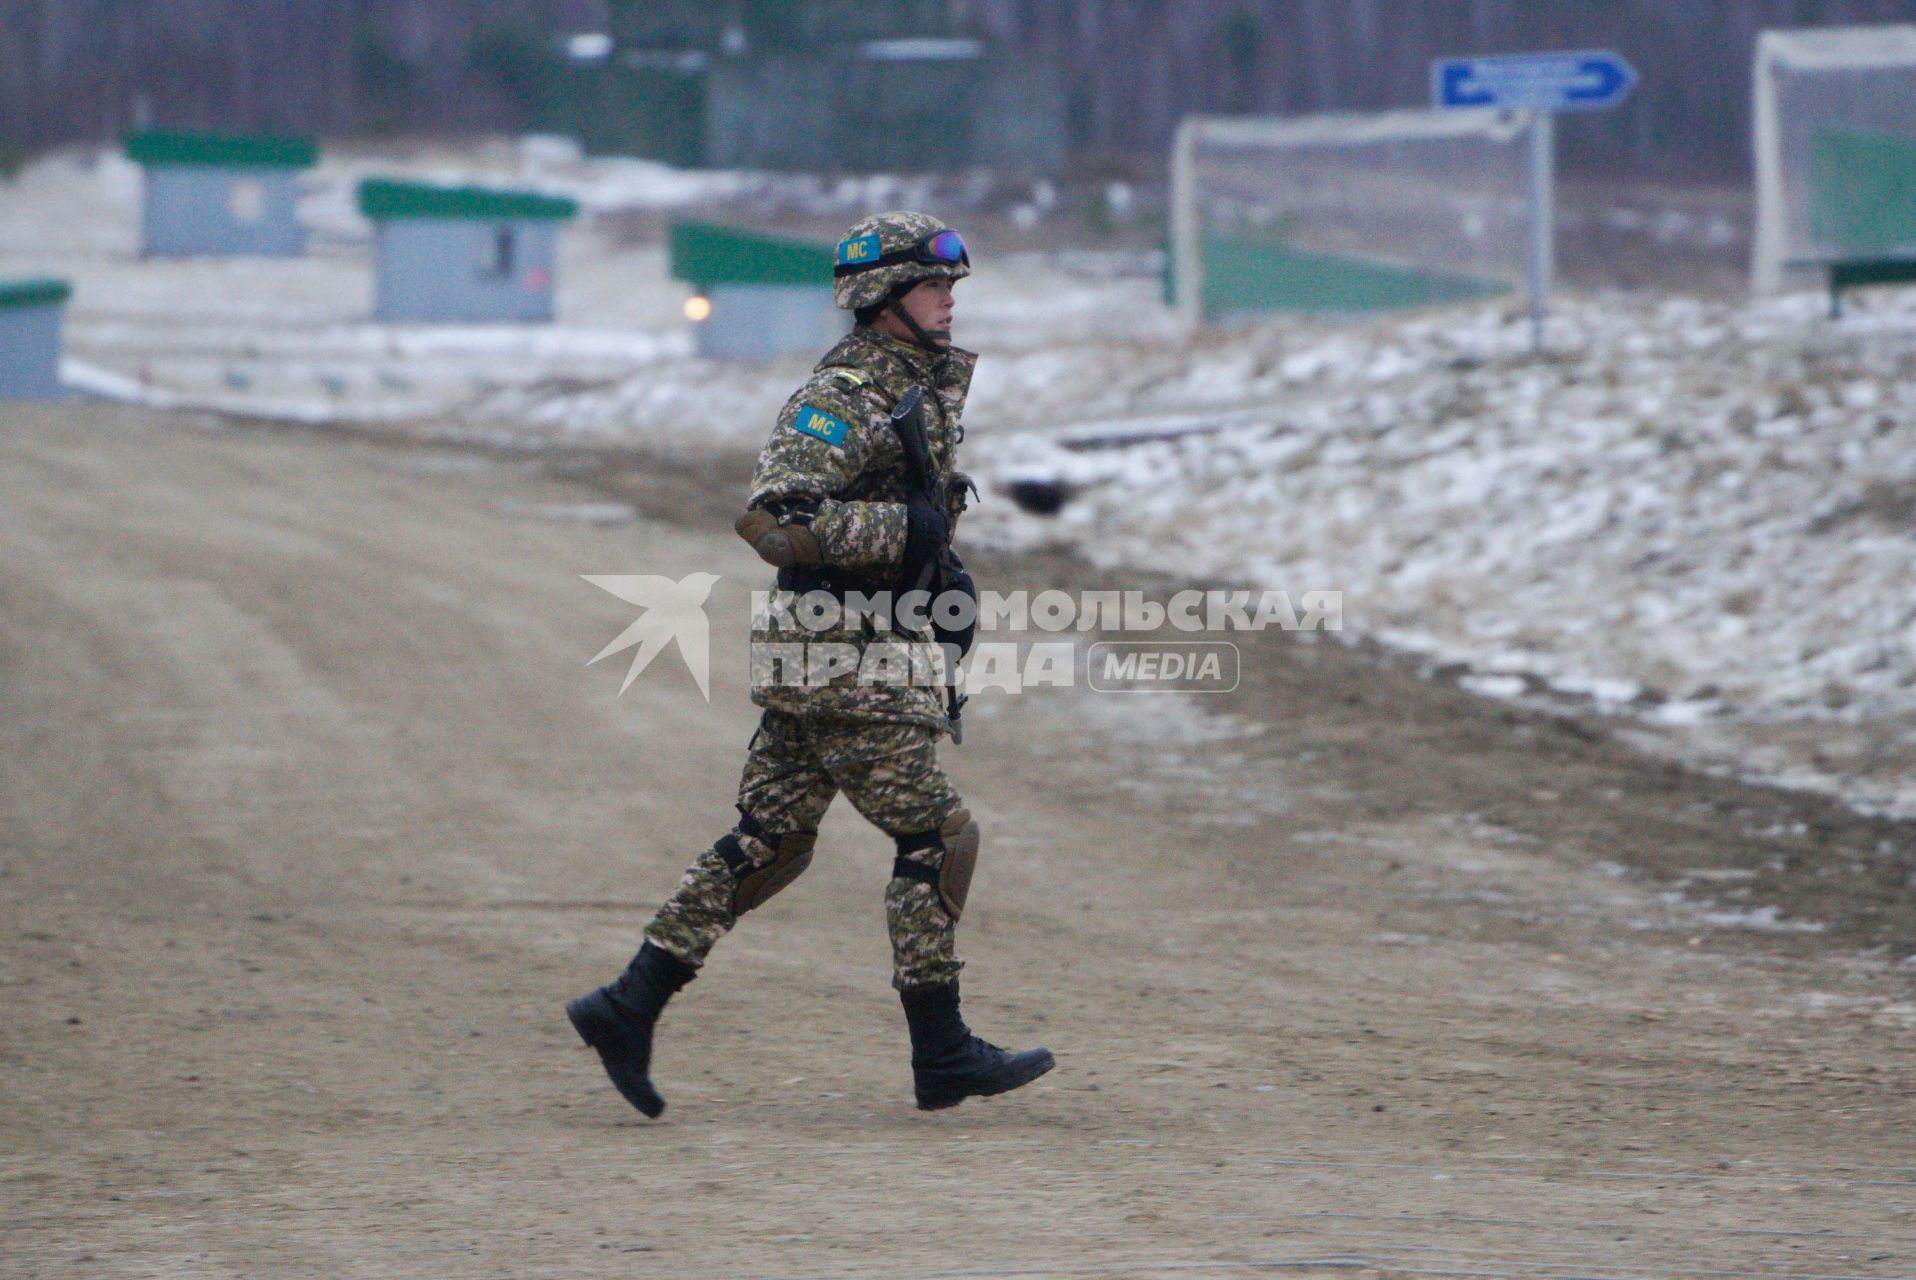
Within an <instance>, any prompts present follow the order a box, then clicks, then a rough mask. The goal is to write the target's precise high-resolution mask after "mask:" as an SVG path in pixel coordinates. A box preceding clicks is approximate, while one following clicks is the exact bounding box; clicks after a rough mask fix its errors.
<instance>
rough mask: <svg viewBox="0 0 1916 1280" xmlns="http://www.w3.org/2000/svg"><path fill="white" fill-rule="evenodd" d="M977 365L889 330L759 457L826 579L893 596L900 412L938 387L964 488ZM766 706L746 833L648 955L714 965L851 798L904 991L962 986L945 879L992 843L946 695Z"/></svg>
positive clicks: (797, 398)
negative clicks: (882, 861) (955, 750)
mask: <svg viewBox="0 0 1916 1280" xmlns="http://www.w3.org/2000/svg"><path fill="white" fill-rule="evenodd" d="M890 216H892V217H893V218H894V220H896V217H897V215H890ZM926 221H928V222H929V221H930V220H926ZM931 225H932V226H933V227H942V224H938V223H935V222H933V223H931ZM856 232H857V229H856V228H854V234H856ZM869 274H871V275H875V276H882V275H883V271H882V270H881V271H879V272H872V273H869ZM957 274H961V273H957ZM882 292H883V291H882V290H881V291H880V295H881V296H882ZM858 305H864V303H862V302H861V303H859V304H858ZM976 361H977V357H976V356H975V355H973V354H972V353H971V352H968V351H962V350H958V349H950V350H948V351H943V352H940V353H939V354H938V355H936V356H934V355H932V354H931V353H929V352H927V351H925V350H924V349H922V348H920V347H918V346H915V345H913V344H910V343H906V342H901V341H899V340H897V339H895V338H892V337H890V336H888V335H885V334H882V333H880V332H878V331H877V330H875V329H872V328H867V327H862V326H861V327H859V328H856V329H854V330H853V331H852V332H851V333H850V334H849V335H847V336H846V337H845V338H844V339H843V340H842V341H840V342H839V343H838V344H837V345H836V346H835V347H833V348H832V350H831V351H830V352H829V353H827V354H826V356H825V358H824V359H823V360H821V361H819V363H818V366H817V368H816V370H815V371H814V372H813V374H812V377H811V378H810V379H809V380H808V381H807V382H806V383H805V384H804V386H802V387H800V388H799V390H798V391H797V393H796V394H794V395H793V396H792V398H791V400H790V401H789V402H788V403H787V404H786V405H785V408H784V410H783V411H782V412H781V413H780V414H779V417H778V422H777V425H776V426H775V427H774V429H773V431H772V435H771V439H770V440H769V441H768V442H767V444H766V446H765V448H764V450H763V452H761V453H760V455H759V459H758V465H757V468H756V470H755V471H754V474H753V478H752V493H751V499H750V503H749V506H750V507H751V508H752V509H753V510H755V511H765V510H767V509H768V508H774V507H775V508H777V509H778V510H779V511H780V512H781V513H783V514H782V515H781V516H780V524H781V525H785V524H789V523H790V521H792V520H797V521H799V522H801V523H802V524H804V525H806V526H808V527H809V530H810V532H811V535H812V537H813V538H815V539H816V546H817V549H818V553H819V555H820V557H821V568H822V570H823V571H827V572H834V571H835V572H842V573H845V574H849V575H856V576H857V577H859V578H863V579H870V580H874V581H880V582H886V583H889V582H890V580H891V579H892V578H893V577H894V576H895V575H896V574H897V571H898V569H899V566H900V563H901V561H902V559H903V557H904V554H905V546H906V537H907V522H906V509H905V505H904V504H905V500H906V497H907V495H908V493H909V491H910V487H911V484H910V472H909V470H908V467H907V464H906V460H905V457H904V452H903V449H902V447H901V446H900V444H899V441H898V438H897V435H896V433H895V432H894V430H893V428H892V426H891V420H890V414H891V409H892V407H893V405H895V404H896V403H897V402H898V400H899V399H900V397H902V396H903V395H904V394H905V392H906V391H907V390H908V389H909V388H910V387H911V386H913V385H919V386H922V387H924V388H925V389H926V391H927V393H928V394H927V396H926V399H925V404H926V412H925V415H924V422H925V429H926V435H927V437H928V441H929V443H930V446H931V452H932V457H933V461H934V463H935V465H936V467H937V468H938V472H939V475H940V476H941V477H943V478H945V479H947V480H950V479H952V477H954V476H956V475H957V473H956V472H954V471H953V462H954V458H955V455H956V450H957V444H958V442H959V440H960V439H962V438H963V427H962V425H961V422H962V414H963V411H964V403H965V393H966V391H967V390H968V389H969V387H970V384H971V374H972V369H973V367H974V366H975V364H976ZM959 478H960V479H962V477H959ZM950 488H951V491H953V492H954V493H955V494H956V495H957V497H955V498H954V500H953V506H952V508H951V510H950V515H951V517H952V518H953V519H954V520H955V519H956V517H957V514H958V512H959V511H960V510H961V509H962V504H963V496H962V495H963V486H962V485H961V484H952V485H951V486H950ZM741 531H743V530H741ZM753 639H754V641H755V642H760V643H804V642H810V643H813V644H817V643H840V644H847V645H851V646H854V647H855V648H857V649H858V650H859V651H860V652H861V653H862V652H863V651H864V650H865V649H866V648H867V647H869V646H871V645H873V644H894V643H897V642H898V641H897V638H896V637H894V636H888V635H885V634H883V633H882V632H881V631H880V630H879V629H877V628H876V627H875V626H874V623H873V622H872V621H871V620H870V619H869V618H867V619H862V620H854V621H852V622H850V623H845V622H841V623H840V624H839V625H838V626H836V627H833V628H829V629H826V630H821V631H810V630H804V629H803V628H801V627H798V626H797V625H796V624H795V622H794V621H793V620H792V619H791V617H790V615H781V614H780V613H779V612H778V611H774V612H773V614H772V616H771V617H770V618H769V619H767V620H764V621H763V622H761V624H760V625H759V626H758V627H756V628H755V630H754V634H753ZM752 700H753V701H754V702H756V703H758V704H759V705H760V706H762V707H764V708H765V709H766V710H765V714H764V717H763V718H762V720H761V722H760V725H759V729H758V732H757V734H756V735H754V737H753V739H752V743H751V746H750V748H749V755H748V758H747V760H746V765H745V772H744V776H743V778H742V779H741V781H740V783H739V795H738V808H739V813H740V822H739V825H738V826H737V827H736V828H734V830H733V831H732V833H731V834H730V835H728V836H726V837H725V838H724V839H722V840H720V841H719V842H718V844H717V845H715V846H714V847H713V848H711V849H709V850H707V851H705V852H704V853H702V854H701V855H700V856H699V858H698V860H697V861H696V862H694V863H693V864H692V866H691V868H690V869H689V870H687V871H686V873H685V876H684V878H683V879H682V880H681V881H680V884H679V887H678V889H677V891H676V892H675V893H674V894H673V895H672V897H671V898H670V899H669V900H668V901H667V902H666V903H665V905H664V906H663V907H661V908H660V909H659V912H658V915H657V916H656V917H655V918H654V919H653V920H652V922H651V924H649V925H648V926H647V927H646V931H645V936H646V937H647V939H649V940H650V941H651V942H652V943H653V944H654V945H656V946H658V947H660V948H662V949H663V950H665V951H667V952H670V953H671V954H672V955H673V956H675V957H677V958H678V959H680V960H682V961H684V962H685V963H687V964H690V965H694V966H696V965H699V964H702V963H703V962H704V960H705V957H706V955H707V954H708V953H709V952H710V951H711V949H712V947H713V945H714V944H715V943H717V941H718V940H719V938H721V937H722V936H724V934H725V933H726V932H727V931H728V930H730V929H731V927H732V925H733V924H734V923H736V921H737V919H738V916H739V914H741V913H742V911H746V910H750V909H751V908H752V907H753V906H756V905H757V904H758V903H759V902H762V901H764V899H765V898H767V897H770V896H771V894H773V893H776V892H777V891H778V890H779V889H782V888H783V887H785V885H786V884H789V883H790V882H791V880H793V879H795V878H796V877H797V876H798V875H799V874H800V873H802V872H803V870H804V868H805V866H806V865H807V864H809V862H810V860H811V849H812V842H813V841H814V840H815V839H816V836H817V831H818V823H819V820H820V819H821V818H822V817H823V816H824V814H825V810H826V808H827V807H828V806H829V805H830V804H831V802H832V800H833V798H834V797H835V796H836V795H837V794H838V793H839V791H841V790H842V791H844V792H845V794H846V796H847V798H848V799H849V800H850V801H851V803H852V805H853V807H854V808H856V809H857V810H858V812H859V813H860V814H862V815H863V816H864V817H865V818H866V819H867V820H869V821H870V822H871V823H872V824H873V825H875V826H877V827H878V828H879V829H880V830H882V831H884V832H886V833H887V834H889V835H891V836H892V837H893V838H894V840H895V841H896V843H897V849H898V859H897V861H896V862H895V863H894V866H893V876H892V879H891V881H890V883H889V884H888V886H887V887H886V891H885V916H886V922H887V925H888V926H889V928H890V931H891V940H892V954H893V973H892V982H893V985H894V986H896V987H898V988H899V989H900V990H906V989H908V988H916V987H922V986H924V985H926V984H936V983H946V982H950V981H951V980H953V979H955V978H956V977H957V976H958V972H959V970H960V968H961V967H962V963H963V962H962V961H960V960H959V959H958V957H957V955H956V953H955V951H954V943H953V937H954V934H955V932H956V921H957V914H958V912H959V911H960V910H962V907H963V897H964V889H965V888H967V887H968V882H969V875H970V863H969V861H968V860H966V861H965V862H964V867H963V872H962V875H963V878H964V884H961V885H959V886H958V888H957V890H956V892H955V893H954V892H953V889H952V886H951V885H950V884H949V883H947V881H946V880H944V879H941V878H940V877H941V873H943V872H945V871H946V870H947V868H946V865H945V864H946V863H947V861H948V859H947V854H948V852H949V851H950V849H951V848H953V847H956V846H955V845H954V841H962V840H969V841H970V844H969V848H970V850H971V851H972V853H974V854H975V850H976V839H977V836H976V833H977V828H976V826H975V825H969V826H967V823H968V818H969V815H968V814H966V813H965V811H964V810H963V808H962V807H961V805H960V801H959V798H958V795H957V793H956V792H955V791H954V790H953V789H952V786H951V783H950V782H949V781H948V780H947V779H946V777H945V774H944V771H943V770H942V769H941V768H939V765H938V757H937V740H938V736H939V735H940V734H941V733H944V732H947V731H948V730H949V728H950V725H949V722H948V721H947V718H946V715H945V704H944V699H943V692H942V690H941V689H940V688H937V687H927V686H925V685H923V684H919V685H916V686H914V685H912V684H909V683H898V684H870V683H866V684H862V685H861V684H860V683H858V682H857V677H856V676H853V675H846V676H843V677H840V678H838V679H836V680H834V681H833V682H832V683H830V684H826V685H821V686H818V687H804V686H799V685H790V684H779V685H759V686H757V687H755V688H754V689H753V692H752ZM961 831H968V833H969V834H968V835H961Z"/></svg>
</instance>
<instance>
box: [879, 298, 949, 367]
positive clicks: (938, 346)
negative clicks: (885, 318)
mask: <svg viewBox="0 0 1916 1280" xmlns="http://www.w3.org/2000/svg"><path fill="white" fill-rule="evenodd" d="M913 283H914V284H915V283H916V282H915V281H914V282H913ZM885 309H886V310H887V311H890V312H891V313H892V314H893V315H895V316H897V317H898V318H899V319H900V320H902V321H904V322H905V327H906V328H907V329H910V330H911V336H912V339H913V340H914V341H915V342H917V343H918V345H919V346H921V347H923V348H924V349H925V350H926V351H928V352H930V353H931V354H932V355H935V356H942V355H946V354H948V353H949V352H950V351H951V330H949V329H925V328H922V327H920V326H919V323H918V322H917V321H916V320H914V319H912V318H911V312H909V311H907V310H905V301H904V295H903V294H900V293H894V294H892V296H891V297H890V298H889V299H887V300H886V302H885Z"/></svg>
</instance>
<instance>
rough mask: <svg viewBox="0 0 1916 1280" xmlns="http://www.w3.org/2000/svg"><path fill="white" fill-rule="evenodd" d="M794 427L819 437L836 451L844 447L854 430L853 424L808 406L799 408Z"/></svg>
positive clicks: (793, 422) (793, 423)
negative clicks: (846, 437) (848, 436)
mask: <svg viewBox="0 0 1916 1280" xmlns="http://www.w3.org/2000/svg"><path fill="white" fill-rule="evenodd" d="M792 425H793V426H794V427H796V428H797V429H798V430H800V431H803V432H804V433H805V434H806V435H808V436H816V437H818V438H819V439H820V440H823V441H824V442H825V443H826V444H828V445H831V446H832V447H833V448H835V449H838V448H843V447H844V445H845V436H846V435H847V434H848V433H849V432H850V431H851V429H852V427H851V423H849V422H847V421H845V420H844V419H843V418H834V417H833V416H832V415H831V414H829V413H826V412H825V411H824V410H823V409H814V408H812V406H810V405H808V404H806V405H800V406H799V408H798V417H797V418H795V419H793V421H792Z"/></svg>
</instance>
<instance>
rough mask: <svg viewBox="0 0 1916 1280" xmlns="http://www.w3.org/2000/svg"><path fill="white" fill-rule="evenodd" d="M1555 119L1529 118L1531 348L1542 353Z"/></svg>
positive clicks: (1551, 241) (1552, 235)
mask: <svg viewBox="0 0 1916 1280" xmlns="http://www.w3.org/2000/svg"><path fill="white" fill-rule="evenodd" d="M1555 126H1556V117H1555V116H1554V115H1553V114H1552V113H1551V112H1550V111H1548V110H1546V109H1544V108H1542V107H1538V108H1536V109H1534V110H1533V111H1532V112H1531V115H1530V344H1531V347H1532V348H1533V349H1534V350H1537V351H1542V350H1543V319H1544V299H1545V298H1546V297H1547V296H1548V295H1549V293H1550V275H1551V272H1552V269H1553V264H1552V262H1551V257H1552V250H1553V248H1554V245H1555V240H1556V228H1555V223H1556V211H1555V209H1554V208H1553V205H1552V200H1551V195H1552V191H1551V188H1552V183H1551V169H1552V167H1553V161H1554V159H1555V154H1556V127H1555Z"/></svg>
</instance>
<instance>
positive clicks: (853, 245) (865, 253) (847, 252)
mask: <svg viewBox="0 0 1916 1280" xmlns="http://www.w3.org/2000/svg"><path fill="white" fill-rule="evenodd" d="M881 251H882V246H881V245H880V244H879V241H878V237H877V236H876V235H869V236H854V237H852V238H851V239H850V240H840V241H839V242H838V265H839V266H841V267H844V266H852V265H856V264H858V263H862V262H876V261H878V255H879V253H880V252H881Z"/></svg>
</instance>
